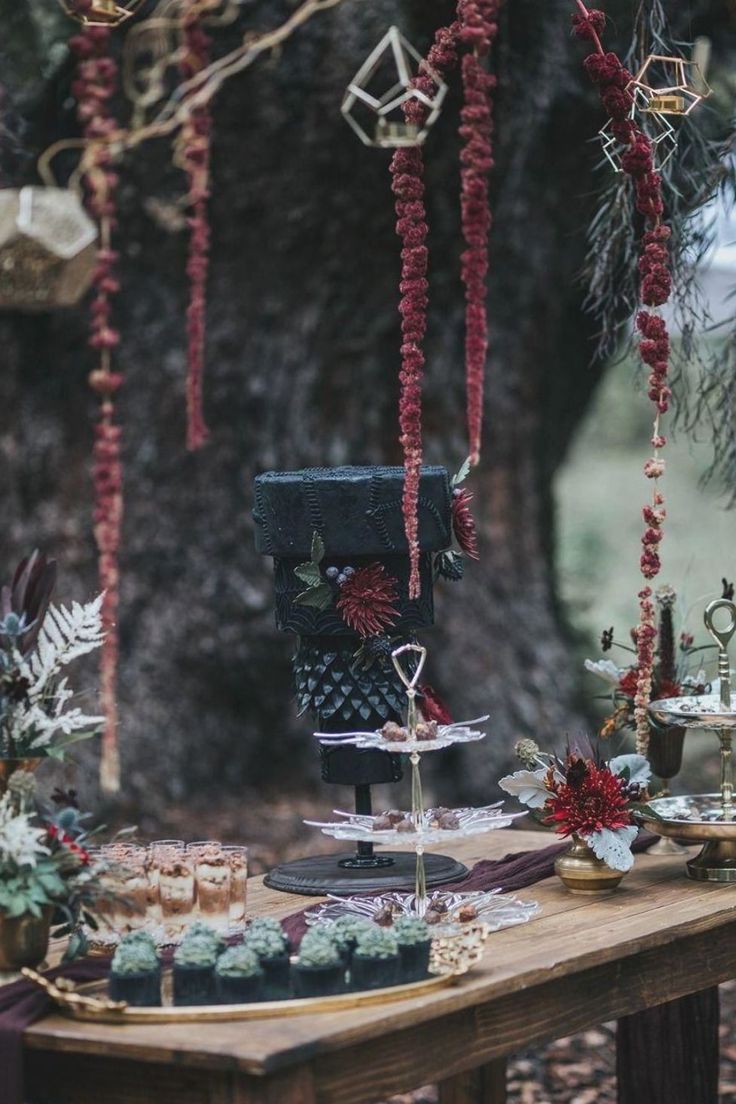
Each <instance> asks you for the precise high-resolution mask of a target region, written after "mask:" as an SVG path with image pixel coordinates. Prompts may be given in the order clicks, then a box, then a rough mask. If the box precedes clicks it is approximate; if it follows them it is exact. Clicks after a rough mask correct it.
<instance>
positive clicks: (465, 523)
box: [452, 488, 480, 560]
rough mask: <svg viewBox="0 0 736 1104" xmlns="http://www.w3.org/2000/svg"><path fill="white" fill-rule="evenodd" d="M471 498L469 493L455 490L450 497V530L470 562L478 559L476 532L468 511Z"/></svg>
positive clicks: (470, 513)
mask: <svg viewBox="0 0 736 1104" xmlns="http://www.w3.org/2000/svg"><path fill="white" fill-rule="evenodd" d="M472 501H473V496H472V494H471V493H470V491H466V490H464V489H459V488H455V491H454V492H453V497H452V528H453V531H454V533H455V539H456V540H457V543H458V544H459V545H460V547H461V548H462V550H463V552H464V553H465V555H466V556H470V558H471V560H478V559H480V553H479V552H478V531H477V529H476V527H475V518H474V517H473V514H472V512H471V509H470V503H471V502H472Z"/></svg>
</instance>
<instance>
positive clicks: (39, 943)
mask: <svg viewBox="0 0 736 1104" xmlns="http://www.w3.org/2000/svg"><path fill="white" fill-rule="evenodd" d="M52 911H53V910H52V909H51V908H45V909H44V910H43V913H42V915H41V916H30V915H28V914H26V915H25V916H15V917H10V916H4V915H3V914H2V913H1V912H0V970H12V971H17V970H20V969H22V968H23V967H24V966H38V964H39V962H43V960H44V958H45V957H46V952H47V950H48V947H49V929H50V927H51V915H52Z"/></svg>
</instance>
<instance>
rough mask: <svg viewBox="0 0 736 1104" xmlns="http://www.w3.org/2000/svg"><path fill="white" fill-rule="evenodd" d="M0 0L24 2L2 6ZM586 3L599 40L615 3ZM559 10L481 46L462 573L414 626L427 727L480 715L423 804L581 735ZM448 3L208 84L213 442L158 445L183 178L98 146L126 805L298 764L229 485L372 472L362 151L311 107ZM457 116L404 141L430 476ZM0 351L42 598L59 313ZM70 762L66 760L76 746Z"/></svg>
mask: <svg viewBox="0 0 736 1104" xmlns="http://www.w3.org/2000/svg"><path fill="white" fill-rule="evenodd" d="M13 6H14V7H15V8H16V9H20V11H19V13H18V14H17V16H16V18H18V19H21V18H25V19H30V16H31V9H30V6H29V5H23V4H21V5H13ZM609 7H610V8H612V9H615V10H613V11H611V12H610V14H611V15H612V16H613V17H614V20H615V22H614V23H613V24H612V26H613V27H615V28H617V30H618V33H619V34H621V35H622V37H623V36H625V35H627V34H628V31H629V27H628V24H627V16H628V14H629V8H628V6H627V5H625V4H624V3H621V4H620V5H615V4H612V5H609ZM292 8H293V5H292V4H291V3H286V2H284V0H256V2H254V3H250V4H248V5H247V6H246V7H244V9H243V13H242V17H241V19H242V21H243V22H245V23H247V24H248V25H249V26H252V27H253V28H264V27H268V26H273V25H275V24H276V23H277V22H279V21H280V20H281V18H283V17H284V16H285V15H286V14H287V13H288V11H290V10H291V9H292ZM619 8H620V12H619V10H618V9H619ZM570 12H571V4H570V2H569V0H514V2H513V3H509V4H508V5H506V8H505V11H504V14H503V19H502V27H501V32H500V35H499V45H498V50H497V69H498V74H499V89H498V94H497V108H496V150H497V153H496V170H495V172H494V175H493V211H494V228H493V232H492V240H491V277H490V295H489V303H490V323H491V334H490V356H489V377H488V387H487V400H486V426H485V456H484V459H483V463H482V466H481V468H480V470H479V471H478V473H477V475H475V476H474V477H473V480H472V482H471V484H470V486H471V489H473V490H474V492H475V507H476V510H477V516H478V519H479V524H480V532H481V547H482V559H481V561H480V563H479V564H477V565H471V566H470V568H469V570H468V571H467V574H466V578H465V579H464V580H463V582H462V583H458V584H445V586H444V587H443V588H438V589H439V590H440V591H441V593H438V595H437V631H436V632H435V633H433V634H431V636H430V637H428V639H427V643H428V644H429V647H430V649H431V672H430V681H431V682H432V683H433V684H434V685H435V686H436V687H437V688H438V689H439V690H440V692H441V693H442V694H443V695H444V696H445V697H446V698H447V700H448V702H449V703H450V706H451V709H452V711H453V713H454V715H455V716H457V717H461V716H477V715H478V714H479V713H481V712H489V713H490V714H491V718H492V719H491V722H490V728H491V732H492V735H491V738H490V739H489V740H488V741H486V743H485V744H484V745H483V746H478V747H475V748H473V749H471V750H464V751H462V752H459V753H457V754H455V753H450V754H449V756H448V759H447V760H446V761H444V762H443V782H442V786H443V794H442V796H443V798H447V799H448V800H450V799H452V798H453V796H454V795H462V797H463V799H465V800H467V801H473V800H477V799H478V798H486V799H488V798H489V796H490V793H491V789H492V785H493V781H494V779H495V778H496V777H498V774H499V771H500V770H501V769H502V768H503V767H504V766H505V765H508V763H509V761H510V759H511V748H512V745H513V742H514V740H515V739H516V738H518V737H520V736H522V735H531V736H535V737H538V738H539V739H540V741H541V742H542V743H544V744H545V745H549V744H550V743H553V742H555V741H557V740H559V739H560V738H561V737H563V736H564V734H565V733H567V732H569V731H572V732H575V731H579V730H580V727H581V726H582V725H583V718H582V715H581V712H580V711H579V709H578V702H577V698H576V687H577V678H576V672H575V671H574V670H573V669H571V665H570V662H569V652H568V642H567V632H566V627H565V625H564V623H563V621H562V619H561V616H560V611H559V609H558V606H557V601H556V593H555V582H554V544H555V540H554V528H555V518H554V504H553V491H552V484H553V479H554V475H555V472H556V470H557V468H558V466H559V465H560V463H561V461H562V460H563V458H564V456H565V452H566V449H567V447H568V445H569V442H570V440H571V437H572V435H573V433H574V430H575V427H576V426H577V424H578V423H579V421H580V418H581V417H582V415H583V413H584V412H585V410H586V407H587V405H588V403H589V401H590V398H591V395H592V393H593V391H594V389H595V386H596V384H597V382H598V379H599V377H600V374H601V366H600V365H599V364H596V363H593V364H591V348H592V342H591V337H592V332H593V329H594V322H593V321H592V320H591V319H590V318H588V317H586V316H585V315H584V314H583V312H582V299H583V289H582V288H581V287H580V286H579V283H578V273H579V270H580V267H581V263H582V259H583V256H584V250H585V228H586V225H587V222H588V218H589V215H590V212H591V205H592V203H593V202H594V200H593V191H594V165H595V162H596V160H597V158H598V153H597V151H596V148H595V146H594V144H592V143H591V142H590V138H591V136H592V135H594V134H595V132H596V130H597V129H598V127H599V126H600V125H601V122H602V119H601V116H600V108H599V106H598V104H597V101H596V97H595V95H594V93H593V91H592V90H591V89H590V88H589V86H588V85H587V83H586V82H585V80H584V77H583V74H582V71H581V64H580V63H581V56H582V52H583V51H582V49H581V46H580V44H578V43H576V42H575V41H574V40H572V39H571V37H570V32H569V19H570ZM451 13H452V5H451V4H449V3H447V2H445V0H405V2H403V3H402V4H400V5H399V6H398V10H397V5H396V3H394V2H391V3H389V2H388V0H378V2H376V3H372V4H370V5H367V4H366V5H360V4H357V3H351V2H348V0H346V2H345V3H344V4H343V5H341V6H339V7H337V8H335V9H332V10H331V11H328V12H324V13H322V14H321V15H319V16H318V17H317V18H315V19H314V20H313V21H312V22H311V23H310V24H309V25H308V26H306V27H305V28H304V29H302V30H301V31H300V32H299V33H298V34H297V35H296V36H295V37H294V38H293V39H292V40H291V41H289V42H288V43H287V44H286V46H285V47H284V49H283V51H282V53H281V55H280V56H279V57H278V58H273V59H271V60H268V61H266V62H264V63H261V64H258V65H257V66H255V67H253V68H252V69H250V70H248V71H247V72H245V73H244V74H242V75H241V76H239V77H236V78H234V79H232V80H231V81H230V82H229V83H228V84H227V85H226V86H225V87H224V88H223V90H222V92H221V94H220V95H219V96H218V98H217V101H216V104H215V127H214V155H213V189H212V200H211V204H210V210H211V219H212V230H213V244H212V276H211V282H210V289H209V318H208V361H209V363H208V368H207V377H206V381H205V402H206V412H207V416H208V420H209V422H210V424H211V427H212V430H213V435H212V441H211V444H210V445H209V447H208V448H206V449H205V450H204V451H203V452H201V453H199V454H196V455H187V454H186V452H185V450H184V432H185V431H184V342H185V335H184V309H185V303H186V289H185V282H184V277H183V266H184V256H185V242H184V240H183V236H182V235H181V234H177V233H174V232H172V231H171V230H170V229H167V225H166V222H165V220H162V219H161V218H160V216H159V217H154V216H155V214H156V211H155V209H154V206H153V205H152V203H151V198H152V197H158V198H160V197H161V196H164V197H167V196H171V195H172V194H177V193H180V192H181V188H182V181H181V180H180V179H179V178H178V177H177V175H176V174H175V173H174V172H173V170H171V168H170V165H169V162H168V159H167V151H166V150H165V149H162V148H161V146H160V145H158V146H152V145H149V146H146V147H144V148H142V149H140V150H139V151H138V152H137V153H136V154H135V155H134V156H131V157H130V158H129V159H128V160H127V161H126V164H125V167H124V169H123V176H124V183H123V186H122V193H121V194H122V216H121V223H120V231H119V235H118V244H119V247H120V248H121V251H122V258H123V259H122V273H123V281H124V290H123V294H122V296H121V298H120V302H119V308H118V311H117V316H118V320H119V323H120V327H121V329H122V331H123V335H124V339H123V343H122V347H121V350H120V357H119V360H120V365H121V367H122V370H123V371H124V373H125V377H126V385H125V387H124V389H123V391H122V392H121V395H120V404H119V406H120V414H121V419H122V423H123V426H124V434H125V437H124V450H125V464H126V472H125V480H126V484H125V486H126V490H125V494H126V501H125V510H126V513H125V534H124V545H123V549H122V556H121V567H122V592H121V597H122V606H121V615H120V634H121V669H120V704H121V718H122V723H121V731H120V737H121V747H122V754H123V764H124V778H125V786H126V790H127V792H128V793H132V794H135V795H137V796H139V797H141V798H148V799H152V798H154V797H155V798H158V799H159V800H161V799H163V800H167V799H172V798H182V797H186V796H191V795H192V794H193V793H200V794H206V793H207V792H208V791H211V790H213V789H214V788H215V786H217V787H222V786H229V787H231V788H232V789H233V790H237V789H239V788H241V787H242V786H243V785H244V783H247V782H250V783H253V784H261V783H263V782H267V781H274V780H276V781H278V783H279V784H280V785H283V786H288V785H290V784H293V785H296V784H297V783H300V781H301V778H302V777H303V775H302V774H300V773H298V772H303V770H304V769H306V770H308V771H309V773H310V777H312V778H314V779H316V777H317V773H318V766H317V756H316V754H315V753H314V748H313V746H312V742H311V738H310V736H309V724H308V721H306V720H298V719H297V718H296V716H295V712H294V709H293V705H292V699H293V693H292V687H291V681H290V670H289V656H290V651H291V648H292V641H291V640H289V639H287V638H286V637H283V636H280V635H279V634H278V633H277V632H276V630H275V628H274V624H273V611H272V588H271V579H270V563H269V562H267V561H264V560H262V559H260V558H259V557H258V556H256V554H255V552H254V550H253V523H252V521H251V518H250V509H251V480H252V478H253V476H254V475H255V474H256V473H257V472H258V471H261V470H263V469H267V468H282V469H288V468H297V467H301V466H304V465H315V464H317V465H332V464H338V463H356V464H360V463H370V462H393V461H398V460H399V459H400V452H399V447H398V443H397V415H396V404H397V392H398V386H397V372H398V366H399V326H398V314H397V309H396V308H397V300H398V290H397V282H398V272H399V245H398V240H397V238H396V236H395V232H394V215H393V204H392V196H391V191H390V180H389V172H388V162H389V156H390V155H389V154H388V153H387V152H385V151H379V150H372V149H366V148H364V147H362V146H361V145H360V144H359V143H358V141H357V139H356V137H355V136H354V135H353V134H352V132H351V131H350V130H349V129H348V127H347V126H346V125H345V124H344V122H343V120H342V119H341V117H340V112H339V103H340V99H341V96H342V92H343V89H344V87H345V86H346V84H347V82H348V80H349V79H350V78H351V77H352V76H353V74H354V72H355V71H356V69H357V67H358V65H359V64H360V62H361V61H362V60H363V58H364V57H365V56H366V55H367V53H368V52H369V51H370V49H371V48H372V47H373V45H374V44H375V43H376V42H377V41H378V39H379V37H380V36H381V34H382V33H383V32H384V31H385V29H386V27H387V25H388V24H389V23H390V22H392V21H393V20H397V21H398V22H400V24H401V27H402V30H403V31H404V32H405V33H406V34H407V35H408V37H409V38H410V39H411V40H412V41H413V42H414V43H415V45H416V46H417V47H418V48H419V49H426V47H427V46H428V44H429V42H430V41H431V35H432V33H433V31H434V29H435V28H436V27H437V26H438V25H439V24H441V23H443V22H446V21H448V20H449V19H450V17H451ZM617 15H620V17H621V18H620V20H616V16H617ZM241 31H242V28H241ZM57 33H58V32H57ZM229 34H230V35H231V36H232V35H233V34H234V31H231V32H229ZM612 34H613V32H612ZM11 37H12V36H11ZM47 37H48V36H47ZM52 37H53V36H52ZM225 37H226V38H227V35H226V36H225ZM608 41H609V43H610V45H611V48H614V47H615V46H616V45H617V43H616V42H615V41H613V37H611V38H610V39H609V40H608ZM618 45H620V43H619V44H618ZM38 48H39V49H40V47H38ZM3 49H5V47H4V45H3V46H2V47H0V60H1V53H2V51H3ZM31 68H32V66H31ZM7 72H8V73H10V75H11V77H12V76H13V74H14V73H15V74H17V65H15V66H10V67H9V68H8V70H7ZM6 79H7V78H6ZM16 79H17V76H16ZM69 80H70V70H69V66H68V64H67V65H62V68H61V70H60V71H58V72H57V73H56V74H55V75H54V76H53V77H52V78H49V79H48V80H47V82H46V85H45V87H44V88H41V89H40V92H39V89H38V88H36V92H38V93H39V95H37V97H36V99H35V100H32V99H29V97H28V95H27V91H26V88H25V86H24V87H23V89H21V87H20V83H18V85H17V86H16V87H15V89H13V88H10V89H6V92H7V93H8V94H9V95H10V99H11V106H12V107H13V108H14V110H16V111H17V112H18V113H20V115H21V116H22V117H23V118H25V120H26V126H27V129H26V132H25V134H24V135H23V134H22V135H21V137H22V141H21V143H20V144H21V146H23V147H24V149H25V151H26V153H27V152H28V149H29V148H31V149H32V148H33V146H34V144H35V146H36V149H35V151H34V152H39V151H40V149H41V148H43V146H45V145H46V144H47V143H48V142H50V141H51V140H53V139H55V138H57V137H59V136H60V135H62V134H67V133H70V132H73V128H74V124H73V121H72V115H71V112H70V108H69V105H68V103H65V102H64V99H63V95H64V94H65V92H66V89H67V88H68V85H69ZM21 92H23V94H22V95H21ZM458 106H459V104H458V95H457V92H456V90H453V92H452V93H451V95H450V96H449V97H448V101H447V104H446V107H445V109H444V111H443V114H442V117H441V118H440V120H439V122H438V123H437V125H436V127H435V128H434V132H433V133H432V135H431V137H430V139H429V140H428V143H427V146H426V160H427V199H428V208H429V220H430V227H431V232H430V242H429V244H430V250H431V257H430V263H431V306H430V329H429V335H428V340H427V375H426V384H425V411H424V413H425V444H426V456H427V458H428V459H429V460H430V461H432V462H442V463H445V464H447V466H448V467H450V468H451V469H456V468H458V467H459V466H460V463H461V462H462V460H463V458H464V456H465V453H466V442H465V430H464V411H463V391H464V384H463V370H462V339H463V296H462V288H461V285H460V280H459V267H460V266H459V254H460V250H461V238H460V224H459V201H458V189H459V182H458V175H459V170H458V141H457V136H456V132H457V122H458ZM14 164H15V166H16V180H15V182H16V183H19V182H21V180H22V179H30V178H31V175H32V172H31V167H30V164H29V163H28V161H27V160H26V161H25V162H24V161H23V158H22V157H21V158H16V159H15V161H14ZM158 210H160V206H159V208H158ZM0 341H2V348H3V353H4V355H3V371H2V373H1V374H0V456H1V457H2V464H3V478H2V482H1V483H0V508H1V509H2V516H3V518H4V519H5V524H4V526H3V527H2V530H0V563H2V564H3V565H5V566H4V569H3V570H4V573H5V574H7V573H8V571H9V569H10V567H11V565H12V563H13V562H14V561H15V559H16V558H17V557H20V555H21V554H22V553H24V552H26V551H27V550H28V549H30V548H32V547H33V546H34V545H41V546H43V547H44V548H45V549H46V550H47V551H49V552H52V553H54V554H55V555H56V556H57V557H58V558H59V560H60V566H61V580H62V581H61V585H60V588H59V594H60V596H66V597H71V596H74V597H81V596H89V595H91V594H92V593H93V592H94V590H95V585H96V580H95V550H94V544H93V539H92V534H91V526H90V493H91V492H90V481H89V456H90V448H91V415H92V414H93V411H94V402H93V399H92V398H91V396H90V393H89V392H88V389H87V386H86V375H87V372H88V370H89V366H90V362H89V356H88V353H87V350H86V347H85V317H84V313H83V311H82V310H75V311H70V312H66V313H58V314H55V315H48V316H40V317H20V316H18V317H13V316H8V315H6V316H4V317H2V318H0ZM634 569H635V565H632V590H633V589H634V587H635V586H636V580H635V578H634V576H633V571H634ZM92 677H93V672H92V671H90V672H88V680H89V683H90V684H91V683H92ZM83 754H84V755H86V756H87V759H88V761H90V762H91V757H92V756H93V755H94V752H93V751H92V750H90V749H88V750H87V751H85V752H84V753H83ZM448 764H450V766H449V769H448Z"/></svg>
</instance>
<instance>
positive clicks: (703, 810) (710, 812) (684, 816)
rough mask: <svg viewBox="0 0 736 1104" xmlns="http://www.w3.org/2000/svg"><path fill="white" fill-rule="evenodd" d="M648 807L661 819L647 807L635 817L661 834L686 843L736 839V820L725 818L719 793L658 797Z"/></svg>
mask: <svg viewBox="0 0 736 1104" xmlns="http://www.w3.org/2000/svg"><path fill="white" fill-rule="evenodd" d="M648 807H649V808H651V809H652V810H653V811H654V812H655V813H657V814H658V815H659V816H660V817H661V818H662V819H661V820H657V819H655V818H654V817H650V816H647V813H646V810H642V811H641V812H638V813H636V818H637V820H638V821H639V822H640V823H641V824H643V825H644V826H645V827H647V828H649V829H651V831H652V832H656V833H657V835H658V836H674V837H676V838H677V839H678V840H682V841H683V842H687V843H706V842H708V841H709V840H717V839H722V840H736V820H724V819H723V806H722V799H721V795H720V794H719V793H710V794H693V795H690V796H685V797H658V798H654V800H653V801H650V802H648Z"/></svg>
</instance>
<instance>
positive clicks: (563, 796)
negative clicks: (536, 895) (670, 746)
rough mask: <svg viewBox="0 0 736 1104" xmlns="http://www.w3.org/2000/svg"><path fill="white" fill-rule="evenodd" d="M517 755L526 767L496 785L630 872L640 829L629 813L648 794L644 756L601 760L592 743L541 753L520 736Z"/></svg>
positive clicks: (560, 832) (610, 863) (605, 859)
mask: <svg viewBox="0 0 736 1104" xmlns="http://www.w3.org/2000/svg"><path fill="white" fill-rule="evenodd" d="M516 754H517V756H518V757H519V759H520V760H521V761H522V762H523V763H524V764H525V769H524V770H519V771H516V772H515V773H514V774H510V775H507V776H506V777H505V778H502V779H501V780H500V782H499V786H500V787H501V789H502V790H505V792H506V793H509V794H512V796H514V797H517V798H518V799H519V801H521V803H522V804H523V805H527V806H528V807H529V808H530V809H532V810H534V811H535V812H536V813H537V815H538V816H539V818H540V819H541V822H542V824H545V825H548V826H550V827H553V828H554V829H555V831H556V832H557V834H558V835H560V836H563V837H569V836H573V835H576V836H579V837H580V838H581V839H582V840H584V841H585V843H587V844H588V846H589V847H590V848H591V849H592V851H593V852H594V854H595V855H596V857H597V858H599V859H601V860H602V861H603V862H605V863H606V864H607V865H608V866H610V867H611V869H613V870H624V871H625V870H629V869H630V868H631V866H632V864H633V862H634V858H633V855H632V854H631V845H632V843H633V842H634V840H635V839H636V835H637V832H638V830H639V829H638V828H637V826H636V823H635V821H634V816H633V814H634V812H635V811H636V810H637V809H638V808H641V807H642V806H644V805H645V804H646V801H647V800H648V797H649V794H648V790H647V785H648V782H649V779H650V778H651V768H650V766H649V763H648V762H647V760H646V759H645V758H644V756H643V755H617V756H616V757H615V758H613V759H611V760H609V762H605V761H603V760H602V759H601V758H600V757H599V755H598V754H597V753H596V752H595V751H594V750H593V748H592V747H586V748H585V749H579V748H577V747H570V748H568V750H567V753H566V754H565V756H564V757H562V758H561V757H560V756H557V755H548V754H545V753H543V752H540V750H539V748H538V747H537V745H536V744H535V743H534V741H533V740H520V741H519V743H518V744H517V745H516Z"/></svg>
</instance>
